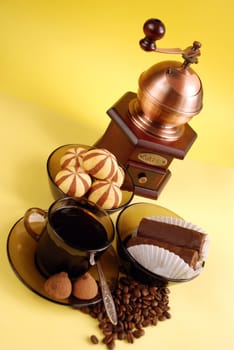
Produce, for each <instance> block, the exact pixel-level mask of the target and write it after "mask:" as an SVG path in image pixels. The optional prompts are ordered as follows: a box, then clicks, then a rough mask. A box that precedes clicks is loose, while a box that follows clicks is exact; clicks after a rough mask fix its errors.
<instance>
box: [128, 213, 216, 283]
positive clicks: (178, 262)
mask: <svg viewBox="0 0 234 350" xmlns="http://www.w3.org/2000/svg"><path fill="white" fill-rule="evenodd" d="M147 218H148V219H151V220H155V221H160V222H164V223H167V224H172V225H177V226H181V227H184V228H187V229H191V230H195V231H198V232H201V233H203V234H205V235H206V238H205V242H204V245H203V247H202V252H201V254H200V258H199V261H198V262H197V264H196V266H195V268H194V269H193V268H191V267H190V266H189V265H188V264H187V263H186V262H185V261H184V260H183V259H181V258H180V257H179V256H178V255H176V254H174V253H172V252H170V251H169V250H167V249H164V248H160V247H157V246H155V245H151V244H139V245H135V246H131V247H128V248H127V250H128V251H129V253H130V254H131V255H132V256H133V258H134V259H135V260H136V261H137V262H138V263H140V264H141V265H142V266H144V267H145V268H146V269H147V270H149V271H151V272H153V273H155V274H157V275H160V276H164V277H167V278H173V279H190V278H193V277H195V276H196V275H198V274H200V273H201V272H202V270H203V266H204V262H205V260H206V258H207V255H208V249H209V238H208V235H207V233H206V232H205V230H203V229H202V228H201V227H199V226H197V225H194V224H192V223H190V222H186V221H184V220H182V219H179V218H174V217H167V216H150V217H147ZM136 233H137V228H136V230H135V231H134V232H133V236H135V235H136Z"/></svg>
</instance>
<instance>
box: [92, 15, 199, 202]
mask: <svg viewBox="0 0 234 350" xmlns="http://www.w3.org/2000/svg"><path fill="white" fill-rule="evenodd" d="M143 30H144V34H145V38H144V39H142V40H140V46H141V48H142V49H143V50H145V51H154V52H159V53H164V54H165V53H166V54H180V55H182V57H183V59H184V61H183V62H177V61H163V62H160V63H157V64H155V65H153V66H152V67H150V68H149V69H148V70H146V71H145V72H143V73H142V74H141V75H140V77H139V88H138V92H137V94H136V93H134V92H127V93H125V94H124V95H123V96H122V97H121V98H120V99H119V100H118V101H117V102H116V103H115V104H114V105H113V106H112V107H111V108H110V109H109V110H108V111H107V114H108V115H109V116H110V118H111V122H110V124H109V125H108V127H107V129H106V131H105V133H104V135H103V136H102V137H101V139H100V140H98V141H97V143H96V144H95V146H97V147H102V148H106V149H108V150H109V151H110V152H112V153H113V154H115V156H116V157H117V159H118V161H119V163H120V164H122V165H123V166H124V167H125V168H126V169H127V170H128V172H129V173H130V175H131V177H132V179H133V182H134V193H135V194H137V195H140V196H143V197H148V198H152V199H157V198H158V196H159V194H160V192H161V191H162V189H163V187H164V186H165V184H166V183H167V181H168V179H169V177H170V176H171V172H170V170H169V169H168V167H169V165H170V163H171V162H172V160H173V158H177V159H183V158H184V157H185V156H186V154H187V152H188V151H189V149H190V148H191V146H192V144H193V143H194V141H195V139H196V137H197V134H196V133H195V131H194V130H193V129H192V128H191V127H190V126H189V124H188V121H189V120H190V119H191V118H192V117H193V116H194V115H196V114H198V113H199V112H200V110H201V109H202V97H203V90H202V83H201V81H200V79H199V77H198V75H197V74H196V73H195V71H194V70H193V69H192V68H191V64H193V63H197V62H198V59H197V57H198V56H199V55H200V47H201V44H200V43H199V42H197V41H195V42H194V43H193V45H192V46H190V47H188V48H186V49H184V50H182V49H179V48H175V49H160V48H157V46H156V44H155V41H156V40H159V39H161V38H162V37H163V36H164V34H165V26H164V24H163V23H162V22H161V21H160V20H158V19H149V20H147V21H146V22H145V23H144V26H143Z"/></svg>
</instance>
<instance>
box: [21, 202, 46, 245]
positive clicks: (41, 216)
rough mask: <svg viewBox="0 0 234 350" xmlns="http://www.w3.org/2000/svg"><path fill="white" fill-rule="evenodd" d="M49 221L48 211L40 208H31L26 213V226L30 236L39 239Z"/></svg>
mask: <svg viewBox="0 0 234 350" xmlns="http://www.w3.org/2000/svg"><path fill="white" fill-rule="evenodd" d="M46 223H47V211H46V210H43V209H40V208H30V209H28V210H27V211H26V213H25V214H24V226H25V229H26V231H27V232H28V233H29V234H30V236H31V237H32V238H33V239H35V240H36V241H38V240H39V238H40V236H41V234H42V232H43V231H44V229H45V226H46Z"/></svg>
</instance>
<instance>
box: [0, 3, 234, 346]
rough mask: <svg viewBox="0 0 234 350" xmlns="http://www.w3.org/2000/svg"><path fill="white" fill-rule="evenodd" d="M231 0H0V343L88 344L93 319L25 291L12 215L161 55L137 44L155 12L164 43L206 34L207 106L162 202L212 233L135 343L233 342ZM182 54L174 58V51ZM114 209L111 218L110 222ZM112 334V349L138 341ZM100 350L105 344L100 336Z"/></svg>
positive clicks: (92, 136)
mask: <svg viewBox="0 0 234 350" xmlns="http://www.w3.org/2000/svg"><path fill="white" fill-rule="evenodd" d="M233 10H234V5H233V1H232V0H229V1H228V0H223V1H217V0H213V1H211V0H208V1H204V0H199V1H196V2H188V1H185V0H181V1H161V2H159V1H142V2H140V1H122V0H120V1H118V2H117V1H110V0H109V1H89V0H85V1H78V0H77V1H71V0H63V1H55V0H54V1H52V0H47V1H45V0H41V1H34V0H32V1H27V0H25V1H23V0H22V1H17V0H14V1H13V0H5V1H4V0H1V1H0V136H1V137H0V146H1V157H2V158H1V175H0V179H1V181H0V198H1V199H0V213H1V220H0V348H1V349H4V350H8V349H9V350H11V349H25V350H31V349H35V350H39V349H40V350H41V349H45V350H47V349H56V350H64V349H67V350H70V349H85V350H86V349H94V345H90V343H89V342H88V340H87V338H88V336H89V335H90V334H92V333H94V334H97V335H98V336H99V337H100V331H99V329H98V327H97V322H96V321H95V320H93V319H92V318H90V317H85V316H84V315H80V314H79V313H78V312H76V311H74V310H73V309H71V308H69V307H64V306H61V305H56V304H54V303H51V302H48V301H47V300H45V299H42V298H40V297H39V296H38V295H36V294H34V293H32V292H31V291H30V290H29V289H27V288H26V287H25V286H24V285H23V284H22V283H21V282H20V281H19V280H18V279H17V278H16V276H15V275H14V273H13V271H12V269H11V267H10V265H9V262H8V259H7V254H6V241H7V237H8V233H9V231H10V228H11V227H12V226H13V224H14V223H15V222H16V221H17V220H18V219H19V218H20V217H22V216H23V214H24V212H25V211H26V209H28V208H29V207H32V206H38V207H41V208H47V207H48V206H49V204H50V203H51V201H52V196H51V194H50V192H49V189H48V181H47V174H46V160H47V158H48V156H49V154H50V153H51V152H52V151H53V150H54V149H55V148H56V147H57V146H60V145H62V144H66V143H73V142H77V143H85V144H92V143H94V142H95V141H96V140H97V139H98V138H99V137H100V136H101V135H102V133H103V132H104V130H105V128H106V127H107V125H108V123H109V117H108V116H107V115H106V113H105V111H106V110H107V109H108V108H109V107H111V106H112V104H113V103H115V102H116V100H117V99H119V97H121V96H122V95H123V94H124V93H125V92H126V91H129V90H130V91H136V90H137V80H138V76H139V75H140V73H141V72H142V71H143V70H145V69H147V68H148V67H150V66H151V65H152V64H154V63H156V62H159V61H161V60H164V59H168V56H164V55H160V54H155V53H146V52H144V51H142V50H141V49H140V48H139V45H138V41H139V39H140V38H141V37H142V35H143V32H142V26H143V23H144V21H145V20H146V19H148V18H151V17H158V18H160V19H161V20H162V21H163V22H164V23H165V25H166V30H167V31H166V35H165V37H164V38H163V39H162V40H161V41H159V42H158V46H160V47H181V48H185V47H187V46H188V45H190V44H191V43H192V42H193V41H194V40H199V41H201V42H202V45H203V46H202V55H201V57H200V58H199V64H198V65H196V66H195V67H194V68H195V70H196V71H197V73H198V74H199V76H200V77H201V79H202V82H203V87H204V108H203V110H202V112H201V113H200V114H199V115H198V116H195V117H194V119H193V120H192V122H191V125H192V127H193V128H194V129H195V130H196V131H197V133H198V136H199V137H198V139H197V140H196V142H195V144H194V145H193V147H192V149H191V150H190V152H189V153H188V155H187V156H186V158H185V160H183V161H180V160H178V161H177V160H174V161H173V163H172V165H171V166H170V168H171V170H172V178H171V179H170V181H169V183H168V184H167V186H166V187H165V189H164V190H163V193H162V194H161V196H160V198H159V200H158V201H150V200H147V199H144V198H140V197H135V199H134V200H135V201H136V202H139V201H147V202H148V201H150V202H153V203H155V204H159V205H161V206H164V207H167V208H169V209H170V210H172V211H174V212H175V213H177V214H178V215H180V216H181V217H183V218H184V219H185V220H187V221H191V222H193V223H194V224H197V225H199V226H201V227H203V228H204V229H205V230H206V231H207V232H208V234H209V236H210V240H211V249H210V254H209V258H208V260H207V262H206V268H205V271H204V272H203V274H202V275H201V276H199V278H197V279H195V280H193V281H191V282H189V283H184V284H179V285H175V286H172V287H171V294H170V305H171V313H172V318H171V319H170V320H168V321H166V322H164V323H160V324H159V325H158V326H157V327H156V328H155V327H150V328H147V329H146V335H145V336H144V337H143V338H141V339H139V340H137V341H136V342H135V344H134V345H133V346H134V350H137V349H139V350H140V349H141V350H142V349H143V348H153V349H156V348H159V347H160V349H164V350H168V349H173V350H181V349H182V350H184V349H189V350H200V349H202V350H203V349H213V350H220V349H222V348H223V347H225V349H228V350H229V349H233V348H234V334H233V327H234V309H233V302H232V300H233V295H234V274H233V271H234V254H233V232H234V222H233V213H234V202H233V198H234V157H233V151H234V138H233V132H234V123H233V121H232V118H233V115H232V109H233V103H234V96H233V87H232V83H233V76H234V70H233V54H234V49H233V25H234V23H233V22H234V21H233V13H234V11H233ZM173 59H176V60H177V59H178V60H180V57H177V56H176V57H173ZM115 218H116V217H115V216H114V217H113V220H115ZM133 346H132V345H128V344H126V343H124V342H119V343H118V344H117V346H116V349H119V350H122V349H130V348H131V349H133ZM95 349H97V350H99V349H100V350H101V349H105V347H104V346H103V345H102V344H99V345H96V346H95Z"/></svg>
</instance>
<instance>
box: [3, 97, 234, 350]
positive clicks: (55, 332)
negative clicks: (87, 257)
mask: <svg viewBox="0 0 234 350" xmlns="http://www.w3.org/2000/svg"><path fill="white" fill-rule="evenodd" d="M0 115H1V150H2V158H3V159H2V169H1V201H0V211H1V223H0V256H1V266H0V310H1V316H0V329H1V337H0V347H1V349H7V350H8V349H12V348H15V349H17V348H24V349H25V350H31V349H36V350H39V349H42V348H46V349H48V347H49V348H50V347H51V346H52V347H53V348H56V349H57V350H64V349H67V348H78V347H79V348H81V349H82V348H83V349H93V346H94V345H92V344H90V343H89V341H88V337H89V335H91V334H96V335H97V336H98V337H101V333H100V330H99V329H98V326H97V322H96V320H94V319H92V318H91V317H88V316H85V315H83V314H80V313H79V312H78V311H76V310H73V309H72V308H69V307H67V306H63V305H57V304H54V303H52V302H50V301H47V300H45V299H44V298H41V297H40V296H38V295H37V294H35V293H33V292H32V291H31V290H29V289H28V288H27V287H26V286H25V285H24V284H23V283H21V282H20V280H19V279H18V278H17V277H16V276H15V274H14V272H13V270H12V269H11V267H10V264H9V262H8V259H7V252H6V242H7V237H8V233H9V231H10V229H11V227H12V226H13V225H14V223H15V222H16V221H17V220H18V219H19V218H20V217H22V216H23V214H24V212H25V211H26V210H27V209H28V208H29V207H32V206H38V207H41V208H48V206H49V204H50V203H51V202H52V201H53V198H52V195H51V192H50V190H49V184H48V179H47V173H46V160H47V157H48V155H49V154H50V153H51V151H52V150H53V149H55V147H56V146H58V145H59V144H63V142H64V137H63V133H62V132H61V129H60V128H59V126H58V127H56V125H59V123H62V117H59V116H58V115H57V114H56V113H49V112H48V111H47V110H46V109H44V108H42V107H39V106H36V105H33V104H30V103H25V102H22V101H20V100H16V99H14V98H11V97H3V96H2V97H1V99H0ZM56 122H57V123H58V124H56ZM66 132H67V134H68V135H70V137H71V139H73V138H74V135H75V136H76V138H77V139H78V141H79V139H80V138H81V139H82V138H83V139H84V138H85V131H84V130H82V127H80V126H79V120H76V121H73V122H72V120H71V119H70V121H69V123H67V124H66ZM87 138H88V137H87ZM170 168H171V171H172V177H171V179H170V180H169V182H168V184H167V186H166V187H165V189H164V191H163V192H162V194H161V196H160V198H159V200H158V201H156V204H158V205H160V206H163V207H165V208H168V209H169V210H171V211H173V212H174V213H176V214H178V215H179V216H181V217H183V218H184V219H185V220H186V221H191V222H193V223H194V224H197V225H199V226H201V227H202V228H204V229H205V230H206V231H207V232H208V234H209V235H210V241H211V246H210V254H209V257H208V260H207V262H206V268H205V271H204V272H203V273H202V274H201V275H200V276H199V277H198V278H196V279H195V280H193V281H191V282H187V283H182V284H178V285H173V286H172V287H171V294H170V305H171V313H172V318H171V319H170V320H168V321H165V322H163V323H159V324H158V326H157V327H156V328H155V327H152V328H147V329H146V335H145V336H144V337H143V338H141V339H139V340H137V341H136V342H135V344H134V349H139V350H140V349H142V347H148V348H150V347H151V346H152V344H160V347H161V348H162V349H174V350H177V349H178V350H180V349H186V348H189V349H191V350H197V349H215V350H220V349H221V348H222V346H223V344H224V340H225V343H226V344H227V349H232V348H233V342H234V337H233V324H234V313H233V306H232V298H233V293H234V275H233V268H234V255H233V244H232V243H233V232H234V224H233V212H234V202H233V198H234V168H227V167H222V166H218V165H211V164H207V163H204V162H202V161H198V160H192V159H190V158H186V159H185V160H184V161H176V160H175V161H174V162H173V163H172V164H171V167H170ZM134 201H136V202H141V201H146V202H148V203H155V201H152V200H148V199H144V198H141V197H135V198H134ZM116 215H117V213H115V214H113V220H114V221H115V219H116ZM19 248H20V247H19ZM29 270H30V269H29ZM48 339H49V340H48ZM48 341H49V345H48ZM116 348H117V349H120V350H121V349H128V348H129V345H128V344H126V343H124V342H119V343H118V344H117V347H116ZM96 349H104V347H103V345H102V344H100V345H97V346H96Z"/></svg>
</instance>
